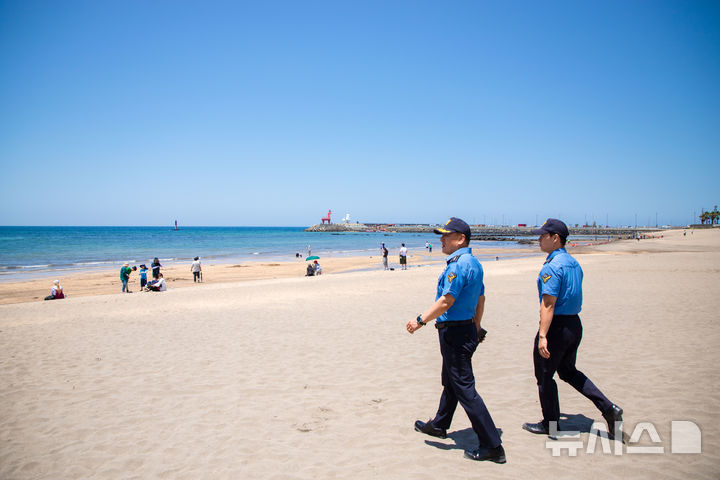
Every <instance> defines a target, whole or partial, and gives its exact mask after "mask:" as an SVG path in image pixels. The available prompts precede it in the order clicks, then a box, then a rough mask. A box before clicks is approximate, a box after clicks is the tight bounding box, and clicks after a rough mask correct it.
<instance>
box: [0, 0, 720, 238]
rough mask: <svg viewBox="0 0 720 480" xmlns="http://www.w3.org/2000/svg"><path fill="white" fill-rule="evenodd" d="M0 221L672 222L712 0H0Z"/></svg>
mask: <svg viewBox="0 0 720 480" xmlns="http://www.w3.org/2000/svg"><path fill="white" fill-rule="evenodd" d="M0 112H1V114H0V162H1V163H0V166H1V167H2V172H3V175H2V176H3V188H2V189H0V202H1V204H2V207H0V224H3V225H163V224H170V223H172V221H173V220H174V219H178V221H179V222H180V224H181V225H183V224H184V225H293V226H302V225H308V224H313V223H318V222H319V219H320V217H321V216H324V214H325V213H327V210H328V209H329V208H332V210H333V212H334V213H335V214H336V215H335V216H336V217H337V218H338V219H339V218H340V217H341V216H342V215H344V214H345V213H350V215H351V217H352V218H353V219H355V220H360V221H366V222H375V221H377V222H421V223H428V222H442V221H444V220H445V219H446V218H447V217H449V216H451V215H455V216H460V217H463V218H465V219H466V220H468V221H470V222H473V223H496V224H497V223H502V222H505V223H507V224H511V223H531V224H532V223H535V221H536V219H539V221H540V222H542V220H543V219H544V218H545V217H548V216H556V217H560V218H563V219H565V220H566V221H567V222H568V223H583V222H585V221H586V220H587V221H588V222H592V221H593V220H595V221H597V222H598V223H603V224H604V223H605V222H606V219H607V220H608V221H609V223H610V224H613V225H617V224H634V222H635V216H636V215H637V219H638V223H639V224H648V222H649V223H650V224H653V225H654V224H655V219H656V214H657V218H658V223H660V224H666V223H670V224H683V223H684V224H687V223H689V222H691V221H692V218H691V217H692V215H693V212H694V211H695V212H696V214H699V213H700V209H701V208H706V209H707V208H712V207H713V205H714V204H718V203H720V194H718V192H720V188H718V178H720V175H719V174H720V158H719V157H720V155H719V153H720V3H718V2H694V1H672V2H664V1H650V0H646V1H603V2H577V1H568V2H557V1H550V2H523V1H502V2H501V1H498V2H481V1H463V2H457V1H456V2H453V1H450V2H423V1H408V2H402V1H398V2H389V1H378V2H373V1H358V2H344V1H328V2H314V1H305V2H278V1H268V2H240V1H229V2H216V1H203V2H199V1H197V2H183V1H153V2H147V1H122V2H110V1H90V0H87V1H62V2H57V1H34V0H24V1H19V0H17V1H5V2H2V3H0Z"/></svg>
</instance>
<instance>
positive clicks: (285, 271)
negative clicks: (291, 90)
mask: <svg viewBox="0 0 720 480" xmlns="http://www.w3.org/2000/svg"><path fill="white" fill-rule="evenodd" d="M478 251H479V252H481V254H482V255H497V256H499V257H500V258H506V257H513V258H514V257H517V256H536V255H538V252H537V251H533V250H532V249H517V248H483V249H481V250H478ZM444 258H445V255H443V253H442V252H440V251H439V250H437V249H436V250H435V251H434V252H432V253H428V252H427V251H425V250H410V251H408V265H409V267H410V268H414V267H417V266H427V265H433V264H439V263H442V262H443V259H444ZM388 260H389V266H390V268H393V269H399V268H400V265H399V260H398V257H397V256H396V255H392V256H390V257H389V259H388ZM319 261H320V264H321V265H322V268H323V274H324V275H334V274H338V273H345V272H354V271H368V270H379V269H382V268H383V267H382V258H381V256H380V255H366V256H334V257H323V258H321V259H320V260H319ZM136 263H137V262H136ZM136 263H133V265H136ZM147 265H149V262H148V263H147ZM120 266H121V264H118V265H117V268H114V269H110V270H98V271H89V272H86V273H72V274H67V275H63V274H61V273H55V274H52V273H47V274H46V275H45V276H44V277H43V278H35V279H21V280H9V281H8V280H6V281H2V282H0V305H6V304H10V303H24V302H37V301H41V300H43V299H44V298H45V297H46V296H47V295H49V294H50V288H51V287H52V285H53V283H52V282H53V280H54V279H55V278H57V279H59V280H60V282H61V285H62V286H63V289H64V292H65V293H66V295H67V296H68V297H73V298H76V297H86V296H93V295H109V294H115V293H118V292H121V291H122V283H121V281H120ZM306 267H307V262H306V261H305V259H303V258H299V259H296V258H293V259H292V260H290V261H251V262H244V263H207V262H205V263H203V267H202V268H203V283H205V284H215V283H228V282H245V281H248V280H269V279H278V278H298V277H303V276H304V275H305V269H306ZM162 272H163V276H164V278H165V281H166V282H167V284H168V289H170V290H173V289H176V288H187V287H196V286H199V285H197V284H195V282H193V275H192V273H191V271H190V263H189V262H188V263H187V264H186V265H177V264H173V265H169V266H163V268H162ZM150 273H151V272H150V271H148V279H149V280H151V279H152V277H151V275H150ZM53 275H54V276H53ZM128 285H129V288H130V291H131V292H132V293H139V292H140V276H139V272H138V271H135V272H133V273H132V274H131V275H130V281H129V283H128Z"/></svg>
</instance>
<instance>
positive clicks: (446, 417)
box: [406, 217, 505, 463]
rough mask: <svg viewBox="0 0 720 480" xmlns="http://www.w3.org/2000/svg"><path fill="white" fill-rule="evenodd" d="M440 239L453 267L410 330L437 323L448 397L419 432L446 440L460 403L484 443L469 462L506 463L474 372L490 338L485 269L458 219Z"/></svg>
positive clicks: (450, 222) (421, 424) (444, 395)
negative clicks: (485, 321)
mask: <svg viewBox="0 0 720 480" xmlns="http://www.w3.org/2000/svg"><path fill="white" fill-rule="evenodd" d="M435 233H437V234H441V235H442V237H441V238H440V243H441V244H442V252H443V253H444V254H446V255H448V257H447V259H446V263H447V266H446V267H445V271H444V272H443V273H442V275H440V278H439V279H438V286H437V294H436V297H435V303H434V304H432V306H431V307H430V308H428V309H427V310H426V311H425V312H424V313H423V314H421V315H418V316H417V319H415V320H411V321H409V322H408V323H407V325H406V329H407V331H408V332H410V333H413V332H415V331H416V330H418V329H419V328H421V327H422V326H423V325H425V324H427V323H428V322H431V321H432V320H435V319H437V321H436V323H435V327H436V328H437V330H438V335H439V337H440V353H441V355H442V359H443V364H442V385H443V392H442V396H441V397H440V405H439V406H438V411H437V413H436V414H435V418H433V419H431V420H428V421H427V422H422V421H420V420H418V421H416V422H415V430H416V431H418V432H421V433H425V434H427V435H430V436H433V437H439V438H445V437H446V436H447V429H448V428H450V424H451V422H452V418H453V414H454V413H455V408H456V407H457V404H458V402H459V403H460V405H462V407H463V408H464V409H465V412H466V413H467V415H468V418H470V423H471V424H472V428H473V430H474V431H475V433H476V434H477V436H478V440H479V447H478V448H477V449H475V450H472V451H470V450H466V451H465V456H466V457H467V458H470V459H472V460H489V461H491V462H495V463H505V450H504V448H503V446H502V440H501V439H500V435H499V434H498V430H497V428H495V423H494V422H493V420H492V417H490V412H488V409H487V407H486V406H485V402H483V399H482V398H481V397H480V395H479V394H478V392H477V390H475V375H474V374H473V368H472V355H473V353H474V352H475V349H476V348H477V346H478V344H479V343H480V342H482V341H483V340H484V339H485V334H486V333H487V332H486V331H485V329H483V328H482V327H481V326H480V322H481V321H482V316H483V312H484V309H485V286H484V284H483V269H482V265H480V262H479V261H478V260H477V258H475V257H474V256H473V254H472V249H471V248H470V247H469V245H470V227H469V226H468V224H467V223H465V222H464V221H462V220H460V219H459V218H455V217H453V218H451V219H450V220H448V222H447V223H446V224H445V226H444V227H442V228H438V229H436V230H435Z"/></svg>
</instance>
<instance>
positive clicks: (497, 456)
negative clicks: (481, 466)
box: [465, 445, 507, 463]
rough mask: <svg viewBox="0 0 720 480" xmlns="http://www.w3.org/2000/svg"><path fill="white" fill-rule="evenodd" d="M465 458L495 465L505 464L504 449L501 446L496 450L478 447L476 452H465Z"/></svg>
mask: <svg viewBox="0 0 720 480" xmlns="http://www.w3.org/2000/svg"><path fill="white" fill-rule="evenodd" d="M465 458H469V459H470V460H477V461H478V462H483V461H486V460H487V461H490V462H495V463H505V462H507V460H506V459H505V449H504V448H503V446H502V445H500V446H499V447H496V448H485V447H478V449H477V450H472V451H470V450H465Z"/></svg>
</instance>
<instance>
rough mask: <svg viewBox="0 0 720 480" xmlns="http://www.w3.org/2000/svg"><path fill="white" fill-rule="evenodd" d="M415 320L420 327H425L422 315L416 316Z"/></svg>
mask: <svg viewBox="0 0 720 480" xmlns="http://www.w3.org/2000/svg"><path fill="white" fill-rule="evenodd" d="M415 320H417V322H418V325H420V326H421V327H422V326H424V325H426V323H425V322H423V321H422V314H420V315H418V316H417V318H416V319H415Z"/></svg>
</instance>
